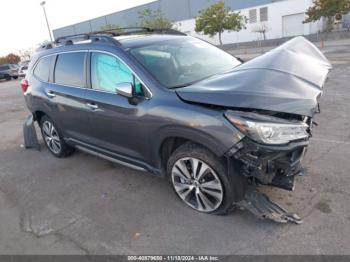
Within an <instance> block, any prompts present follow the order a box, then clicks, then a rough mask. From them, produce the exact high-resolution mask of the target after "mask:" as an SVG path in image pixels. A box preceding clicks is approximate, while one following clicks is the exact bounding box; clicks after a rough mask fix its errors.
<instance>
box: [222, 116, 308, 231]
mask: <svg viewBox="0 0 350 262" xmlns="http://www.w3.org/2000/svg"><path fill="white" fill-rule="evenodd" d="M225 116H226V118H227V119H228V121H229V122H231V123H232V124H233V125H234V126H235V127H237V129H239V130H240V132H241V133H242V134H243V135H245V136H244V138H243V139H242V140H241V141H239V142H238V143H237V144H236V145H235V146H234V147H233V148H232V149H231V150H229V151H228V152H227V156H228V157H229V159H230V161H232V162H238V163H239V167H238V170H237V171H238V172H237V173H239V175H241V176H244V177H245V178H247V180H248V181H249V182H250V183H249V185H248V186H247V188H246V190H245V191H244V194H242V195H241V197H240V198H238V199H237V205H238V206H241V207H243V208H245V209H248V210H249V211H251V212H252V213H254V214H255V215H257V216H259V217H261V218H268V219H272V220H274V221H276V222H282V223H286V222H289V221H290V222H294V223H297V224H300V223H302V220H301V219H300V218H299V217H298V216H297V215H295V214H290V213H288V212H287V211H286V210H285V209H283V208H282V207H280V206H279V205H277V204H276V203H273V202H272V201H270V200H269V198H268V197H267V196H266V195H265V194H263V193H260V192H259V191H258V190H257V189H256V187H257V186H258V185H259V184H263V185H269V186H274V187H278V188H282V189H285V190H290V191H292V190H293V189H294V178H295V176H296V175H304V172H305V171H304V170H303V168H302V166H301V161H302V159H303V156H304V154H305V152H306V149H307V146H308V144H309V141H308V140H309V137H310V136H311V126H312V120H311V118H309V117H301V116H297V115H290V114H284V115H283V117H284V118H281V117H276V116H275V115H266V112H265V114H260V113H259V114H258V113H251V112H240V111H227V112H226V113H225Z"/></svg>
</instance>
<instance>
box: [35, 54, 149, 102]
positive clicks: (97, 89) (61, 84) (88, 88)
mask: <svg viewBox="0 0 350 262" xmlns="http://www.w3.org/2000/svg"><path fill="white" fill-rule="evenodd" d="M82 52H85V53H92V52H95V53H103V54H107V55H111V56H114V57H115V58H117V59H119V60H120V61H121V62H122V63H123V64H124V65H126V67H127V68H128V69H129V70H130V71H131V72H132V73H133V74H134V75H135V77H137V79H138V80H139V81H140V82H141V84H142V85H143V86H144V87H145V88H146V89H147V92H148V93H149V97H146V96H145V98H146V99H151V98H152V97H153V93H152V91H151V89H150V88H149V87H148V86H147V85H146V84H145V83H144V82H143V81H142V79H141V78H140V77H139V76H138V75H137V74H136V73H135V71H134V70H132V69H131V68H130V66H129V65H128V64H127V63H126V62H125V61H124V60H123V59H121V58H120V57H118V56H117V55H115V54H113V53H111V52H108V51H104V50H97V49H90V50H88V49H79V50H71V51H62V52H55V53H52V54H47V55H44V56H41V57H40V58H39V59H38V60H37V61H36V62H35V64H34V66H33V69H32V75H34V68H35V67H36V66H37V64H38V63H39V61H40V60H41V59H43V58H45V57H48V56H56V55H60V54H67V53H82ZM36 79H37V78H36ZM38 80H39V79H38ZM39 81H40V82H42V83H50V84H55V85H61V86H65V87H73V88H80V89H90V90H94V91H97V92H102V93H107V94H116V93H114V92H109V91H104V90H99V89H93V88H88V87H81V86H71V85H64V84H58V83H54V82H48V81H45V82H43V81H41V80H39Z"/></svg>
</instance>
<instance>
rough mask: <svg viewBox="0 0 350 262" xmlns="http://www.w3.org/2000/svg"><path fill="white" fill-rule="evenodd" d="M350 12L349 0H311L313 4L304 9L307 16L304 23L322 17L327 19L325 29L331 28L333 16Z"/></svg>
mask: <svg viewBox="0 0 350 262" xmlns="http://www.w3.org/2000/svg"><path fill="white" fill-rule="evenodd" d="M348 12H350V0H313V5H312V6H311V7H309V8H308V9H307V10H306V15H307V16H308V17H307V18H306V19H305V21H304V23H310V22H314V21H318V20H320V19H321V18H322V17H324V18H325V19H326V21H327V27H326V31H327V32H329V31H330V30H331V29H332V24H333V17H334V16H335V15H339V14H347V13H348Z"/></svg>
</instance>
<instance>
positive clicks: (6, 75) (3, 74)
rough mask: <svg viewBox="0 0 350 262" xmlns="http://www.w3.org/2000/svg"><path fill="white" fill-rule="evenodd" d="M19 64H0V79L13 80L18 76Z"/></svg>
mask: <svg viewBox="0 0 350 262" xmlns="http://www.w3.org/2000/svg"><path fill="white" fill-rule="evenodd" d="M18 70H19V68H18V66H17V65H15V64H4V65H0V79H6V80H11V78H13V79H17V78H18Z"/></svg>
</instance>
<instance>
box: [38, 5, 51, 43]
mask: <svg viewBox="0 0 350 262" xmlns="http://www.w3.org/2000/svg"><path fill="white" fill-rule="evenodd" d="M45 4H46V2H45V1H42V2H41V3H40V5H41V6H42V7H43V10H44V15H45V20H46V25H47V30H49V35H50V40H51V43H52V42H53V41H52V36H51V30H50V25H49V21H48V20H47V15H46V10H45Z"/></svg>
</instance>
